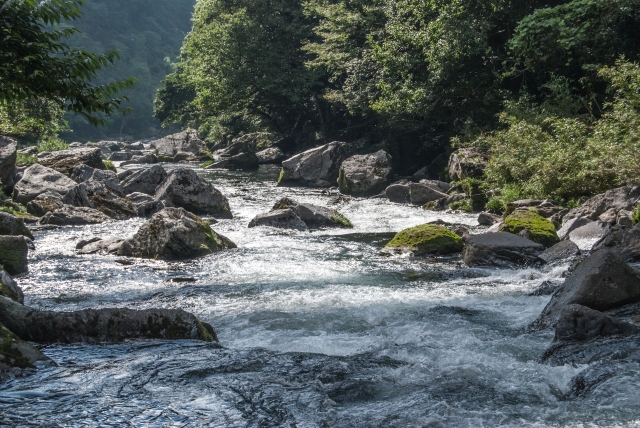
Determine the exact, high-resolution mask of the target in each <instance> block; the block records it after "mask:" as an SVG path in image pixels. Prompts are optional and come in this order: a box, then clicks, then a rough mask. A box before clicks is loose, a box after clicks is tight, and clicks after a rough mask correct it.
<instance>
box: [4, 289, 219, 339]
mask: <svg viewBox="0 0 640 428" xmlns="http://www.w3.org/2000/svg"><path fill="white" fill-rule="evenodd" d="M0 323H2V324H4V326H5V327H7V328H8V329H9V330H11V331H12V332H13V333H15V335H17V336H18V337H20V338H21V339H23V340H29V341H32V342H36V343H43V344H51V343H79V342H83V343H92V344H93V343H95V344H97V343H105V342H111V343H116V342H122V341H123V340H126V339H161V340H180V339H196V340H204V341H207V342H212V341H217V337H216V333H215V330H214V329H213V327H211V326H210V325H209V324H207V323H203V322H201V321H199V320H198V319H197V318H196V317H195V316H194V315H192V314H190V313H188V312H185V311H183V310H180V309H146V310H134V309H85V310H81V311H76V312H51V311H35V310H33V309H32V308H29V307H26V306H22V305H20V304H19V303H16V302H14V301H12V300H9V299H7V298H4V297H0Z"/></svg>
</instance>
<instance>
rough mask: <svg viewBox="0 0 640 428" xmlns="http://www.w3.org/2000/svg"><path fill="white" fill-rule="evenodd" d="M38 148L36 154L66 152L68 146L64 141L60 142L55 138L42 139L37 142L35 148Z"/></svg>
mask: <svg viewBox="0 0 640 428" xmlns="http://www.w3.org/2000/svg"><path fill="white" fill-rule="evenodd" d="M36 147H37V148H38V153H42V152H59V151H60V150H67V149H68V148H69V144H67V142H66V141H64V140H61V139H60V138H57V137H52V138H44V139H42V140H40V141H38V144H37V146H36Z"/></svg>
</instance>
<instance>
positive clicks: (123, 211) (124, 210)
mask: <svg viewBox="0 0 640 428" xmlns="http://www.w3.org/2000/svg"><path fill="white" fill-rule="evenodd" d="M62 201H63V202H64V203H65V204H67V205H73V206H75V207H87V208H93V209H96V210H98V211H100V212H102V213H104V214H106V215H107V216H109V217H111V218H114V219H118V220H122V219H125V218H128V217H131V216H133V215H134V211H133V204H132V203H131V201H130V200H129V199H128V198H127V197H125V196H123V195H122V194H121V193H116V192H114V191H113V190H112V189H111V188H110V187H108V186H107V185H106V184H105V183H103V182H100V181H95V180H90V181H86V182H84V183H80V184H78V185H76V186H75V187H74V188H73V189H71V190H69V191H68V192H67V194H66V195H65V196H64V197H63V198H62Z"/></svg>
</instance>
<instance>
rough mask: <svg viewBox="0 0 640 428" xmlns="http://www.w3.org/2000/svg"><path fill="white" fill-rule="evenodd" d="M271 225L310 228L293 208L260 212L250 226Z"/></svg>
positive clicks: (284, 227) (282, 227) (286, 227)
mask: <svg viewBox="0 0 640 428" xmlns="http://www.w3.org/2000/svg"><path fill="white" fill-rule="evenodd" d="M257 226H270V227H276V228H279V229H295V230H308V229H309V228H308V227H307V224H306V223H305V222H304V221H302V220H301V219H300V217H298V216H297V215H296V213H295V212H294V211H293V210H292V209H291V208H286V209H282V210H273V211H270V212H268V213H265V214H258V215H257V216H256V217H255V218H254V219H253V220H251V222H250V223H249V227H250V228H251V227H257Z"/></svg>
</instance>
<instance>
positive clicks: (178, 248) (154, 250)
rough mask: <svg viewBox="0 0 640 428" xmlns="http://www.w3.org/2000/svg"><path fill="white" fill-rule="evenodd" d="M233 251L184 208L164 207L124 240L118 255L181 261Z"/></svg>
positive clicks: (221, 237)
mask: <svg viewBox="0 0 640 428" xmlns="http://www.w3.org/2000/svg"><path fill="white" fill-rule="evenodd" d="M229 248H236V245H235V244H234V243H233V242H231V241H230V240H229V239H227V238H225V237H224V236H222V235H219V234H217V233H216V232H214V231H213V230H212V229H211V227H210V226H209V224H208V223H205V222H204V221H203V220H202V219H200V217H198V216H196V215H194V214H192V213H190V212H188V211H186V210H184V209H183V208H166V209H164V210H162V211H160V212H158V213H156V214H154V215H153V216H152V217H151V219H150V220H149V221H147V222H146V223H145V224H143V225H142V226H141V227H140V229H139V230H138V232H137V233H136V234H135V235H134V236H133V238H131V239H128V240H126V241H125V242H124V243H123V244H122V246H121V247H120V249H119V250H118V255H120V256H127V257H140V258H146V259H160V260H180V259H187V258H194V257H200V256H205V255H208V254H211V253H214V252H217V251H221V250H226V249H229Z"/></svg>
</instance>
